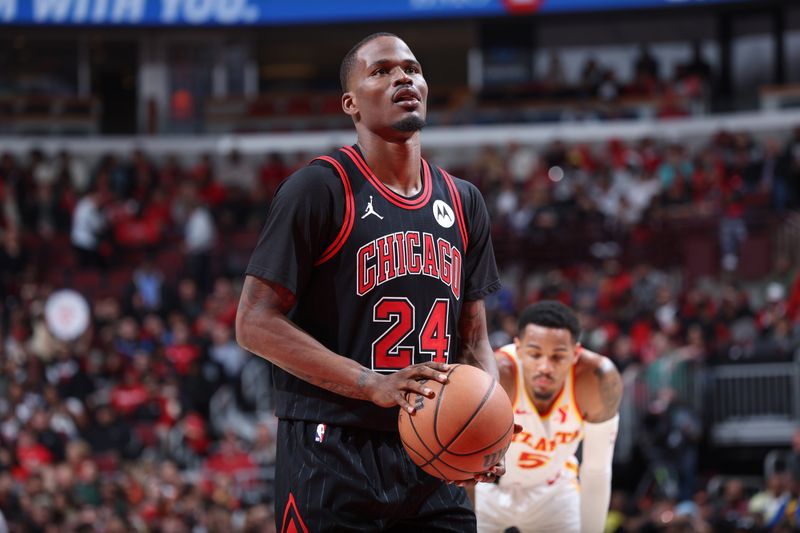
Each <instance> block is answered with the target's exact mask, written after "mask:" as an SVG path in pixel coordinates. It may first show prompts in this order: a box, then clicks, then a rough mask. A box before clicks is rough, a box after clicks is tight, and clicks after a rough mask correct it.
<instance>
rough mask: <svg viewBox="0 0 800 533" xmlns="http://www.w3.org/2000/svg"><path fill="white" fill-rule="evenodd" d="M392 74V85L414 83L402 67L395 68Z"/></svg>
mask: <svg viewBox="0 0 800 533" xmlns="http://www.w3.org/2000/svg"><path fill="white" fill-rule="evenodd" d="M393 74H394V85H411V84H412V83H414V80H412V79H411V76H409V75H408V72H406V69H404V68H403V67H397V68H395V69H394V72H393Z"/></svg>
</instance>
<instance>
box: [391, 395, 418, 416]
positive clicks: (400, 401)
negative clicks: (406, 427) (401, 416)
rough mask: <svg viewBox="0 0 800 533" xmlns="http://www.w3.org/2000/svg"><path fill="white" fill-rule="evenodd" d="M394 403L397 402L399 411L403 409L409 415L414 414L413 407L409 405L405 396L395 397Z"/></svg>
mask: <svg viewBox="0 0 800 533" xmlns="http://www.w3.org/2000/svg"><path fill="white" fill-rule="evenodd" d="M395 401H396V402H397V405H399V406H400V409H403V410H404V411H406V412H407V413H408V414H410V415H413V414H414V406H413V405H411V403H409V401H408V400H407V399H406V395H405V394H398V395H397V396H395Z"/></svg>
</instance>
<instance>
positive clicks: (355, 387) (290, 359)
mask: <svg viewBox="0 0 800 533" xmlns="http://www.w3.org/2000/svg"><path fill="white" fill-rule="evenodd" d="M294 304H295V296H294V294H292V292H291V291H289V290H288V289H286V288H284V287H283V286H281V285H280V284H278V283H274V282H271V281H268V280H264V279H261V278H258V277H256V276H250V275H248V276H246V277H245V281H244V286H243V287H242V295H241V298H240V300H239V309H238V311H237V313H236V340H237V341H238V342H239V344H240V345H241V346H242V347H243V348H245V349H246V350H248V351H250V352H252V353H254V354H256V355H259V356H261V357H263V358H264V359H267V360H269V361H271V362H272V363H273V364H275V365H277V366H279V367H281V368H282V369H284V370H285V371H287V372H289V373H290V374H293V375H294V376H296V377H298V378H300V379H303V380H305V381H308V382H309V383H312V384H313V385H316V386H318V387H321V388H323V389H327V390H329V391H331V392H335V393H336V394H340V395H342V396H348V397H350V398H356V399H358V400H367V401H371V402H373V403H375V404H377V405H380V406H381V407H392V406H394V405H400V406H401V407H403V408H404V409H406V410H408V411H409V412H413V406H412V405H411V404H410V403H409V402H408V401H406V399H405V393H406V392H418V393H421V394H425V395H426V396H429V397H432V395H433V392H432V391H431V390H430V389H428V388H427V387H425V386H424V385H423V384H422V383H420V381H418V380H421V379H425V378H427V379H434V380H436V381H441V382H445V381H446V379H447V378H446V376H445V375H444V374H442V373H441V372H442V371H446V370H447V365H443V364H440V363H425V364H420V365H414V366H411V367H408V368H405V369H403V370H401V371H399V372H396V373H394V374H392V375H390V376H383V375H381V374H378V373H376V372H373V371H372V370H369V369H367V368H365V367H363V366H362V365H360V364H359V363H358V362H356V361H354V360H352V359H348V358H346V357H342V356H341V355H338V354H336V353H334V352H332V351H330V350H328V349H327V348H325V347H324V346H323V345H322V344H321V343H319V342H318V341H317V340H316V339H314V338H313V337H312V336H311V335H309V334H308V333H306V332H305V331H303V330H302V329H300V328H299V327H297V325H295V324H294V323H293V322H292V321H290V320H289V319H288V318H287V317H286V313H287V312H288V311H289V310H290V309H291V308H292V307H293V306H294Z"/></svg>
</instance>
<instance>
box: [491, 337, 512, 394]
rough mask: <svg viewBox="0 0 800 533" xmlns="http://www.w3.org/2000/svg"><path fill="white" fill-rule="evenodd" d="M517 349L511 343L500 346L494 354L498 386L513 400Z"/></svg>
mask: <svg viewBox="0 0 800 533" xmlns="http://www.w3.org/2000/svg"><path fill="white" fill-rule="evenodd" d="M516 354H517V347H516V345H515V344H514V343H513V342H512V343H511V344H506V345H505V346H501V347H500V348H498V349H497V350H495V352H494V356H495V359H496V361H497V373H498V374H499V375H500V385H502V387H503V389H505V391H506V394H508V396H509V397H511V398H513V397H514V395H515V394H516V378H517V363H516Z"/></svg>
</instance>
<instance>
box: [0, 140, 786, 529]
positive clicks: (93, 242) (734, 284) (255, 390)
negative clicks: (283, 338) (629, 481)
mask: <svg viewBox="0 0 800 533" xmlns="http://www.w3.org/2000/svg"><path fill="white" fill-rule="evenodd" d="M428 155H430V156H431V159H432V160H436V159H437V155H442V156H446V154H428ZM304 162H305V156H304V155H298V156H297V157H296V158H295V159H294V160H289V159H288V158H286V157H283V156H279V155H274V154H273V155H269V156H267V157H266V158H264V159H263V160H254V159H252V158H250V157H247V156H246V155H245V154H242V153H239V152H237V151H232V152H230V153H229V154H225V155H224V156H223V157H220V158H215V157H212V156H211V155H207V156H203V157H200V158H198V159H197V160H195V161H184V160H181V159H179V158H177V157H166V158H164V159H163V160H158V161H156V160H154V159H152V158H150V157H149V156H148V154H145V153H142V152H140V151H135V152H133V153H132V154H130V155H128V156H125V157H122V156H121V155H118V154H109V155H107V156H105V157H102V158H100V159H99V160H97V161H93V160H84V159H82V158H80V157H78V156H75V155H72V154H69V153H66V152H62V153H59V154H47V153H44V152H41V151H38V150H35V151H33V152H31V153H29V154H11V153H6V154H2V155H0V209H1V210H2V217H0V232H1V233H2V239H0V241H1V242H2V246H0V294H2V298H3V299H2V307H1V308H0V309H2V320H1V321H0V326H1V330H0V331H2V344H1V345H0V367H2V369H3V371H2V373H0V511H2V515H1V516H2V517H3V520H4V521H5V523H7V524H9V528H10V530H13V531H25V532H27V531H30V532H34V531H46V532H51V531H52V532H55V531H131V530H136V531H164V532H167V531H169V532H183V531H187V532H188V531H193V532H202V531H208V532H211V531H232V530H233V531H248V532H251V531H252V532H255V531H272V529H271V527H272V526H271V523H272V508H271V498H272V493H271V490H272V486H271V480H272V476H273V475H274V461H275V458H274V441H273V440H274V436H275V424H276V422H275V419H274V417H273V416H272V414H271V412H270V398H269V387H270V380H269V368H268V365H266V363H264V362H263V361H261V360H260V359H259V358H256V357H254V356H252V355H250V354H248V353H246V352H245V351H243V350H242V349H241V348H240V347H239V346H238V345H237V344H236V342H235V339H234V337H233V323H234V317H235V313H236V307H237V303H238V289H239V287H240V284H241V280H242V274H243V272H244V267H245V265H246V262H247V260H248V258H249V253H250V251H251V250H252V247H253V246H254V244H255V240H256V239H257V236H258V232H259V231H260V227H261V224H262V223H263V220H264V218H265V215H266V209H267V206H268V204H269V199H270V198H271V196H272V195H273V194H274V191H275V189H276V187H277V186H278V185H279V183H280V182H281V180H282V179H283V178H285V177H286V176H287V175H288V174H290V173H291V171H292V170H293V169H294V168H297V167H298V166H299V165H301V164H304ZM448 170H450V171H452V172H453V173H454V174H455V175H458V176H461V177H463V178H465V179H469V180H470V181H472V182H474V183H475V184H476V185H478V187H479V188H480V189H481V191H482V192H483V193H484V196H485V198H486V200H487V205H488V207H489V209H490V212H491V216H492V220H493V235H494V240H495V244H496V248H497V255H498V261H499V264H500V266H501V271H502V276H503V278H504V287H505V288H504V289H503V290H502V291H501V292H499V293H497V294H496V295H494V296H492V297H491V298H490V299H489V300H488V301H487V307H488V309H489V321H490V329H491V342H492V344H493V345H494V346H495V347H498V346H500V345H502V344H505V343H507V342H510V341H511V340H512V339H513V335H514V329H515V316H516V313H517V312H518V311H519V310H520V309H521V308H522V307H523V306H525V305H526V304H527V303H529V302H532V301H534V300H537V299H541V298H555V299H559V300H562V301H564V302H565V303H568V304H569V305H572V306H573V307H575V308H576V309H577V310H578V312H579V314H580V317H581V320H582V325H583V329H584V333H583V336H582V339H581V341H582V343H583V344H584V345H586V346H588V347H589V348H591V349H594V350H597V351H599V352H601V353H605V354H608V355H609V356H610V357H612V358H613V360H614V361H615V362H616V364H617V365H618V367H619V368H620V370H621V371H622V372H623V374H624V375H625V376H626V379H630V376H633V375H637V376H644V379H645V380H646V381H647V383H648V384H649V385H650V388H651V390H653V391H656V392H657V394H655V395H653V396H652V397H650V396H648V397H646V398H631V399H630V401H631V402H637V404H641V405H640V407H641V413H642V414H643V416H644V418H645V419H644V420H643V421H642V427H644V428H646V431H644V432H643V434H642V435H640V437H641V438H640V439H639V441H638V442H637V446H640V447H641V448H642V450H643V451H642V453H643V454H644V455H646V456H648V457H650V459H651V460H653V461H655V460H656V459H655V458H656V457H658V454H659V453H661V454H662V456H663V455H664V453H665V451H671V452H675V450H678V449H679V450H681V453H673V454H672V455H674V456H676V457H680V458H682V460H683V461H684V462H683V463H682V464H681V465H671V466H670V467H669V468H670V469H671V471H673V472H674V473H675V474H674V476H673V477H674V480H675V483H676V487H675V488H674V489H671V490H667V489H665V488H664V487H660V489H659V490H655V489H654V488H653V487H656V486H657V485H659V484H658V483H656V484H655V485H653V486H650V487H645V489H646V490H645V489H643V490H638V489H637V490H627V489H626V490H620V491H619V492H617V493H616V495H615V497H614V500H613V505H612V511H613V512H612V513H611V520H610V527H609V529H608V530H609V531H712V530H713V531H740V530H743V529H747V528H749V529H750V530H758V529H757V528H760V527H762V525H760V524H770V523H771V522H773V521H774V523H775V524H776V525H775V527H773V528H772V529H771V530H772V531H789V530H790V529H787V528H791V527H795V528H797V527H800V520H798V516H799V513H800V511H799V510H798V496H800V494H798V492H799V491H800V471H798V465H799V464H800V458H798V457H800V434H798V436H797V437H796V438H795V442H794V455H792V456H790V458H791V461H788V462H787V464H786V465H785V466H786V468H784V469H781V470H780V471H778V472H776V473H775V476H774V477H770V478H769V479H768V480H767V481H766V482H765V484H764V485H763V487H759V488H760V489H762V490H759V491H758V493H757V494H751V492H752V490H751V491H750V492H748V490H747V487H745V486H743V484H742V480H740V479H738V478H736V477H735V476H734V477H731V478H730V479H728V480H727V481H726V482H725V484H724V486H723V488H719V487H718V488H717V490H710V489H709V483H708V482H709V474H710V473H709V472H706V471H704V470H703V469H702V468H698V466H697V464H698V461H697V450H698V447H699V443H700V441H701V440H702V438H703V435H702V433H703V432H704V431H705V429H706V428H704V427H703V424H702V420H700V419H698V414H697V413H692V411H691V409H690V406H688V407H687V406H685V405H683V404H682V403H681V400H682V398H680V397H679V396H678V395H676V394H675V393H674V391H673V389H672V385H673V380H674V379H675V371H674V369H675V368H676V367H678V366H679V365H680V364H681V363H682V362H686V361H690V362H692V363H696V364H699V365H709V364H716V363H722V362H727V363H730V362H743V361H753V360H758V361H775V360H783V361H789V360H792V358H793V357H794V354H795V351H796V350H797V348H798V346H800V277H798V275H797V272H798V268H797V267H798V265H797V263H796V260H797V258H796V254H793V253H792V250H784V252H786V253H785V254H783V255H779V256H777V257H776V258H775V259H774V260H773V261H771V264H770V268H769V269H768V271H766V272H763V273H762V274H761V275H760V276H758V277H756V278H752V279H746V278H745V277H744V276H742V275H741V272H740V269H741V267H742V265H743V264H744V262H745V261H744V260H743V259H744V258H743V254H746V253H747V252H746V250H744V249H743V248H742V246H743V243H744V242H745V239H746V238H747V236H748V235H749V234H751V233H752V232H754V231H756V230H760V229H763V228H767V230H768V231H773V230H774V229H775V228H776V227H778V226H779V225H780V224H782V223H783V222H784V221H785V220H786V219H787V217H790V216H791V213H792V210H794V209H796V208H797V207H798V206H799V205H800V190H798V187H800V129H798V130H797V131H795V132H787V136H786V138H781V139H778V138H775V139H764V140H756V139H754V138H752V137H751V136H749V135H747V134H745V133H731V132H720V133H719V134H717V135H715V136H713V137H711V138H709V139H708V140H707V142H706V143H704V144H703V145H702V146H695V147H689V146H686V145H683V144H681V143H680V142H669V143H663V142H660V141H655V140H649V139H642V140H640V141H637V142H630V143H626V142H622V141H618V140H613V141H610V142H609V143H607V144H605V145H602V146H584V145H579V144H576V145H567V144H564V143H560V142H555V143H553V144H551V145H549V146H547V147H545V148H543V149H534V148H533V147H529V146H508V147H504V148H502V149H500V148H494V147H487V148H485V149H484V150H482V151H481V152H480V153H478V154H477V155H476V156H475V157H474V158H473V159H472V160H468V161H463V162H462V163H461V165H460V168H459V165H450V166H449V167H448ZM675 227H677V228H679V231H686V228H693V229H692V231H698V232H699V234H700V235H701V236H703V237H704V238H705V239H706V240H705V241H704V242H705V245H706V247H708V248H711V249H714V250H717V249H718V250H719V253H718V254H716V257H718V258H719V261H718V262H717V263H716V264H715V265H714V267H715V270H714V275H712V276H707V277H702V276H696V277H690V276H688V275H687V274H686V273H685V269H684V268H683V266H684V264H683V261H684V259H685V258H682V257H679V256H677V255H675V256H672V255H666V254H659V253H658V249H659V248H662V247H664V246H666V245H664V244H663V243H661V242H660V241H659V239H660V238H661V237H663V235H664V233H663V231H662V230H663V229H664V228H675ZM697 228H702V229H703V231H699V230H698V229H697ZM703 232H705V233H703ZM564 251H566V255H565V253H564ZM577 251H581V253H580V254H578V253H577ZM62 287H72V288H74V289H76V290H78V291H79V292H81V293H82V294H83V295H84V296H85V298H86V299H87V301H88V304H89V306H90V308H91V322H90V325H89V327H88V328H87V329H86V331H85V332H84V333H83V334H82V335H80V337H78V338H77V339H75V340H72V341H63V340H60V339H59V338H58V337H57V336H56V335H54V334H53V331H52V330H51V328H49V327H48V322H47V318H46V316H45V312H44V309H45V306H46V303H47V300H48V297H49V296H50V295H51V293H52V292H53V291H54V290H56V289H59V288H62ZM676 439H677V440H676ZM648 454H651V455H648ZM653 454H654V455H653ZM668 455H669V454H668ZM624 477H625V476H620V478H624ZM636 481H638V480H636ZM656 488H658V487H656ZM3 527H4V526H3V525H2V524H0V531H3ZM780 528H783V529H780Z"/></svg>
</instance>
